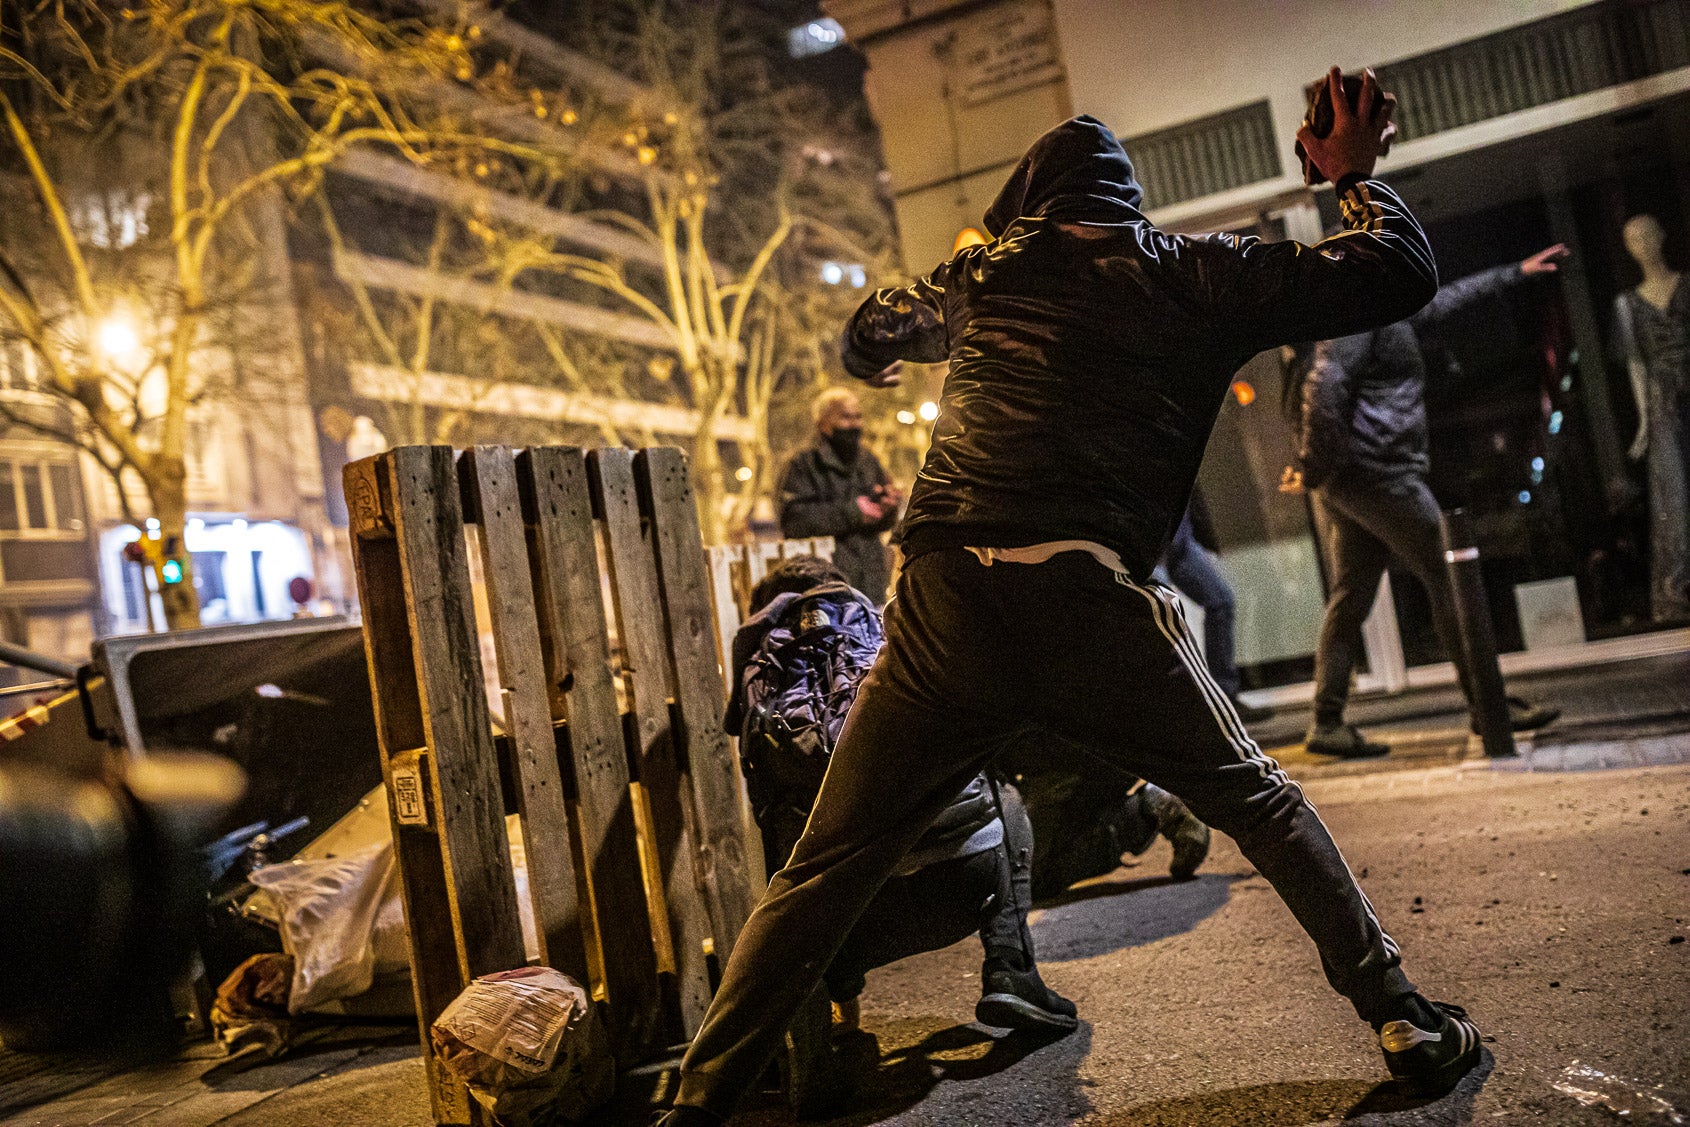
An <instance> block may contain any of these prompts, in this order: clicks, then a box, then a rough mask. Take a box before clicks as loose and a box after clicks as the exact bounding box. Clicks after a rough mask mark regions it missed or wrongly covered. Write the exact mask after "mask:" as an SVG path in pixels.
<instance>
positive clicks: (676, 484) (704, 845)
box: [634, 446, 757, 960]
mask: <svg viewBox="0 0 1690 1127" xmlns="http://www.w3.org/2000/svg"><path fill="white" fill-rule="evenodd" d="M634 476H635V480H636V482H637V484H638V486H639V493H640V504H641V507H642V508H643V509H644V510H645V513H646V516H647V517H648V518H649V522H650V527H651V528H652V529H653V530H654V535H653V541H654V546H655V547H656V550H657V574H658V580H659V582H660V584H661V587H662V592H663V598H662V605H663V608H664V610H665V612H666V614H665V619H666V624H667V631H666V634H667V636H668V641H669V659H670V662H671V670H672V673H673V678H674V680H673V684H674V697H675V711H676V713H677V715H678V717H679V721H680V723H679V739H677V741H676V742H677V744H678V750H679V752H680V757H681V762H683V763H685V764H686V765H687V772H686V773H687V778H688V781H689V782H690V784H691V791H692V799H693V815H694V821H693V828H694V831H695V834H696V837H695V839H694V843H695V846H696V848H697V850H698V858H699V874H698V875H699V878H700V880H701V881H702V882H703V888H704V890H705V897H706V901H707V903H708V905H709V908H710V915H711V922H712V924H713V928H712V931H711V935H712V936H713V937H714V938H715V948H716V955H717V957H718V958H720V959H723V960H726V959H727V957H728V955H729V954H730V953H731V951H732V948H733V941H734V939H735V938H736V937H737V936H738V935H739V932H740V929H741V928H742V927H744V926H745V921H746V920H747V919H748V918H749V917H750V915H751V909H752V908H753V907H755V906H756V903H757V898H756V890H754V889H753V888H752V885H751V880H750V877H749V875H748V873H747V863H746V851H745V847H744V827H743V823H742V820H741V818H740V801H739V761H738V757H737V755H736V754H735V752H734V748H733V745H732V744H731V743H730V742H729V741H728V735H727V732H725V731H724V730H723V728H722V711H723V707H724V705H725V704H726V701H727V691H726V689H725V688H724V686H723V681H722V672H721V667H720V666H719V665H718V664H717V662H716V623H715V615H714V614H713V613H712V610H711V606H710V578H709V573H708V570H707V568H706V564H705V559H704V554H703V553H702V552H700V551H699V545H700V544H701V543H702V540H701V538H700V535H699V524H698V508H697V505H696V504H695V502H694V499H693V491H692V480H691V477H690V476H689V475H688V473H687V463H686V457H685V456H684V455H683V454H682V453H681V452H680V451H679V450H677V449H675V448H674V447H672V446H668V447H661V446H660V447H656V448H653V449H649V450H642V451H641V452H640V453H639V454H638V455H636V457H635V459H634Z"/></svg>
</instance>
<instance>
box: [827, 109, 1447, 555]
mask: <svg viewBox="0 0 1690 1127" xmlns="http://www.w3.org/2000/svg"><path fill="white" fill-rule="evenodd" d="M1337 190H1338V195H1339V200H1340V203H1341V205H1342V210H1343V214H1344V223H1345V227H1346V230H1345V231H1344V232H1343V233H1342V234H1340V235H1338V236H1336V237H1334V238H1331V239H1327V240H1325V241H1323V242H1321V243H1320V244H1318V245H1316V246H1312V247H1311V246H1306V245H1303V244H1300V243H1295V242H1281V243H1265V242H1262V241H1261V240H1259V239H1255V238H1240V237H1237V236H1231V235H1216V236H1208V237H1204V238H1192V237H1188V236H1184V235H1171V234H1167V233H1165V232H1163V231H1159V230H1157V229H1156V228H1155V227H1153V226H1152V225H1151V224H1150V222H1149V221H1148V220H1147V219H1145V217H1144V216H1143V214H1141V213H1140V212H1139V210H1138V207H1139V202H1140V199H1141V196H1142V193H1141V191H1140V189H1139V186H1138V183H1137V181H1136V180H1135V179H1134V178H1133V171H1132V165H1131V163H1130V162H1129V161H1128V160H1127V155H1126V152H1125V151H1124V150H1123V149H1122V148H1121V145H1120V143H1119V142H1118V141H1116V139H1115V137H1114V135H1113V134H1112V133H1110V132H1109V130H1108V129H1107V128H1106V127H1105V126H1104V125H1103V124H1102V123H1101V122H1099V121H1097V120H1096V119H1095V118H1091V117H1077V118H1073V119H1072V120H1070V121H1067V122H1064V123H1063V124H1062V125H1059V126H1057V127H1056V128H1054V129H1052V130H1050V131H1049V132H1048V133H1046V134H1045V135H1044V136H1043V137H1040V138H1039V139H1038V141H1036V142H1034V144H1033V146H1032V148H1031V149H1029V150H1028V151H1027V155H1026V156H1025V157H1024V158H1022V160H1021V163H1020V165H1019V166H1018V167H1017V168H1016V169H1015V171H1014V172H1013V173H1012V174H1011V175H1010V177H1009V180H1008V182H1007V183H1006V184H1005V185H1004V187H1003V191H1002V192H1001V193H1000V194H999V195H998V198H997V200H996V201H995V202H993V204H992V206H991V208H990V209H989V210H988V211H987V213H986V218H985V224H986V230H987V231H988V232H989V233H990V234H991V235H992V236H993V237H994V239H995V241H994V242H992V243H991V244H989V245H987V246H983V247H973V248H970V249H969V250H966V251H963V252H962V253H961V254H959V255H957V256H956V257H955V258H953V259H951V260H950V261H949V262H946V263H944V264H943V265H941V266H940V267H939V268H938V269H936V270H934V271H933V273H932V274H930V275H928V276H927V277H925V278H921V279H919V280H917V281H916V282H914V283H912V284H911V285H909V286H905V287H901V288H897V289H885V290H880V291H878V292H876V293H875V294H874V295H873V296H871V297H870V298H869V299H868V300H867V301H865V302H864V303H863V305H862V307H861V308H859V309H858V310H857V312H856V314H855V315H854V316H853V317H852V319H851V321H850V323H849V325H847V327H846V330H845V336H844V342H843V355H844V362H845V367H846V369H847V370H848V371H850V372H851V373H852V374H853V375H855V376H857V377H859V378H867V377H869V376H871V375H873V374H874V373H876V372H878V371H880V370H881V369H883V368H885V367H886V366H887V365H888V364H890V363H891V362H892V361H894V360H911V361H921V362H927V363H936V362H938V361H941V360H949V361H950V372H949V374H948V376H947V377H946V379H945V386H944V392H943V394H942V396H941V399H940V404H939V417H938V420H937V421H936V422H935V424H934V428H933V445H932V448H931V449H930V451H929V452H928V455H927V461H926V464H925V465H923V467H922V469H921V473H920V475H919V476H918V477H917V478H916V483H915V487H914V489H913V490H912V491H911V495H910V504H909V509H908V511H907V513H906V515H905V517H904V521H903V524H902V525H901V527H900V531H899V538H900V540H901V542H902V543H903V546H904V551H905V554H906V556H907V557H909V558H914V557H915V556H918V555H920V554H921V553H923V552H926V551H930V550H933V549H935V548H943V547H958V546H963V545H969V546H979V547H1021V546H1025V545H1028V544H1035V543H1040V542H1043V541H1047V540H1063V539H1085V540H1093V541H1096V542H1098V543H1101V544H1104V545H1106V546H1108V547H1110V548H1113V549H1115V550H1116V551H1118V552H1119V553H1120V554H1121V558H1122V561H1123V562H1124V563H1125V564H1126V566H1127V568H1128V570H1129V571H1130V572H1131V573H1132V574H1133V575H1135V576H1139V577H1145V578H1147V577H1148V576H1149V574H1150V570H1151V568H1152V567H1153V566H1154V565H1155V562H1156V560H1157V559H1158V558H1159V557H1160V555H1161V554H1162V549H1163V547H1164V546H1165V545H1166V544H1167V541H1168V539H1169V537H1171V536H1172V534H1173V531H1174V527H1175V526H1176V524H1177V523H1178V521H1179V517H1180V513H1181V512H1182V511H1184V508H1185V504H1186V499H1187V497H1188V496H1189V494H1190V492H1191V485H1192V482H1193V481H1194V480H1195V478H1196V476H1197V466H1198V463H1199V462H1200V461H1201V460H1202V457H1203V447H1204V445H1205V444H1206V443H1207V442H1208V439H1209V432H1210V430H1211V429H1212V428H1213V426H1214V421H1215V416H1216V414H1217V413H1218V412H1219V410H1220V405H1221V401H1222V399H1223V398H1224V396H1225V394H1226V391H1227V388H1228V386H1229V385H1230V383H1231V381H1232V377H1233V375H1234V373H1236V372H1237V370H1238V368H1239V367H1240V366H1241V365H1242V364H1243V363H1244V362H1245V361H1246V360H1248V359H1249V358H1250V357H1251V356H1253V355H1254V354H1255V353H1257V352H1259V351H1261V350H1262V349H1265V348H1270V347H1274V346H1277V345H1280V344H1285V343H1290V342H1297V341H1309V340H1321V339H1327V338H1331V337H1338V336H1345V335H1348V334H1350V333H1355V332H1359V331H1362V330H1364V329H1369V328H1372V327H1374V326H1377V325H1383V324H1389V323H1390V322H1393V321H1397V320H1400V319H1402V318H1404V317H1407V316H1408V315H1409V314H1411V313H1413V312H1414V311H1415V310H1416V309H1419V308H1420V307H1421V306H1422V305H1424V304H1425V303H1426V302H1427V301H1428V300H1429V299H1430V298H1431V297H1432V295H1433V293H1435V292H1436V290H1437V269H1436V267H1435V265H1434V264H1433V259H1432V251H1431V247H1430V246H1429V245H1428V244H1427V242H1426V237H1425V234H1424V233H1423V232H1422V231H1421V230H1420V226H1419V224H1418V223H1416V222H1415V220H1414V218H1413V216H1411V215H1410V214H1409V212H1408V210H1407V208H1406V207H1404V206H1403V204H1402V202H1401V201H1400V200H1398V199H1397V197H1396V196H1395V195H1394V194H1393V193H1392V192H1391V191H1390V189H1389V188H1386V187H1385V186H1384V185H1383V184H1381V183H1379V182H1377V181H1373V180H1362V179H1360V178H1357V177H1347V178H1346V179H1345V180H1344V181H1343V182H1341V183H1340V184H1339V185H1338V186H1337Z"/></svg>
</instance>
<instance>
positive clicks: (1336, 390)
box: [1293, 263, 1524, 488]
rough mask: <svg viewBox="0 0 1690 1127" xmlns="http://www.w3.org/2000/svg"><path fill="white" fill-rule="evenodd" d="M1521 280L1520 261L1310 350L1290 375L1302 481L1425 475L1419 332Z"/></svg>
mask: <svg viewBox="0 0 1690 1127" xmlns="http://www.w3.org/2000/svg"><path fill="white" fill-rule="evenodd" d="M1522 277H1524V275H1523V274H1522V273H1521V272H1520V267H1519V264H1518V263H1512V264H1510V265H1507V266H1498V267H1495V268H1494V269H1490V270H1481V271H1480V272H1479V273H1477V274H1472V275H1469V276H1468V277H1465V278H1462V279H1460V280H1459V281H1455V282H1451V283H1449V284H1448V285H1446V286H1444V287H1443V288H1442V289H1440V290H1439V291H1438V294H1437V296H1436V297H1434V298H1433V299H1432V300H1431V301H1430V302H1428V303H1427V305H1426V307H1425V308H1423V309H1422V310H1420V312H1419V313H1416V314H1415V315H1414V316H1413V317H1410V318H1408V319H1406V320H1403V321H1398V322H1396V323H1395V324H1391V325H1386V326H1385V327H1384V328H1382V329H1377V330H1375V331H1373V332H1368V333H1356V334H1354V335H1352V336H1347V337H1341V338H1339V339H1337V340H1325V341H1321V342H1320V343H1319V344H1317V345H1315V346H1314V348H1313V349H1312V350H1311V351H1310V352H1308V353H1307V354H1306V356H1305V357H1304V359H1303V360H1302V361H1301V364H1302V369H1301V371H1299V372H1296V373H1294V375H1293V378H1294V379H1300V380H1301V388H1300V394H1299V397H1298V402H1299V407H1300V410H1299V412H1298V417H1297V418H1296V419H1294V420H1293V421H1294V423H1295V424H1296V430H1297V434H1296V448H1297V461H1298V462H1299V464H1300V465H1301V467H1302V470H1303V483H1304V484H1305V485H1307V486H1308V487H1310V488H1318V487H1319V486H1320V485H1321V484H1322V483H1323V482H1325V481H1327V480H1328V479H1330V478H1331V477H1332V476H1333V475H1334V474H1343V475H1345V476H1346V477H1355V478H1359V479H1361V480H1364V481H1368V482H1372V483H1374V484H1378V485H1389V484H1390V483H1391V482H1393V481H1396V480H1399V479H1401V478H1403V477H1408V476H1422V477H1423V476H1425V473H1426V470H1427V466H1428V457H1427V435H1426V361H1425V353H1424V351H1423V350H1422V348H1421V342H1420V334H1421V333H1422V332H1425V331H1426V330H1427V329H1429V328H1431V327H1432V326H1433V325H1434V324H1435V323H1436V322H1438V321H1439V320H1441V319H1443V318H1445V317H1448V316H1450V315H1451V314H1453V313H1455V312H1456V311H1457V310H1460V309H1462V308H1463V307H1465V306H1468V305H1471V304H1473V303H1474V302H1477V301H1481V300H1483V299H1485V298H1488V297H1493V296H1495V295H1496V294H1498V293H1500V292H1501V291H1502V290H1504V289H1506V288H1507V287H1508V286H1511V285H1513V284H1514V283H1516V282H1518V281H1519V280H1520V279H1521V278H1522Z"/></svg>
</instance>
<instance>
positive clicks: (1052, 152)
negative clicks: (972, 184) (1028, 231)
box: [985, 114, 1144, 239]
mask: <svg viewBox="0 0 1690 1127" xmlns="http://www.w3.org/2000/svg"><path fill="white" fill-rule="evenodd" d="M1143 198H1144V189H1142V188H1140V187H1139V183H1138V180H1137V179H1136V178H1135V177H1134V176H1133V165H1132V161H1130V160H1129V159H1127V152H1126V150H1125V149H1123V148H1122V147H1121V142H1119V141H1117V140H1116V139H1115V134H1113V133H1111V132H1110V131H1109V127H1108V126H1107V125H1104V124H1103V123H1102V122H1101V121H1099V120H1097V119H1096V118H1095V117H1092V116H1090V115H1089V114H1087V115H1081V116H1080V117H1073V118H1069V119H1068V120H1067V121H1065V122H1063V123H1062V124H1061V125H1058V126H1056V127H1055V128H1054V129H1051V130H1049V131H1048V132H1046V133H1045V135H1044V136H1042V137H1040V138H1039V139H1038V140H1037V141H1034V142H1033V145H1032V147H1031V148H1030V149H1028V150H1027V155H1026V156H1024V157H1022V158H1021V163H1020V164H1018V165H1016V167H1015V171H1014V172H1012V173H1010V176H1009V179H1008V180H1007V181H1005V182H1004V186H1003V190H1002V191H1000V192H999V193H998V198H997V199H995V200H993V201H992V206H991V207H990V208H988V209H987V211H986V219H985V226H986V231H987V232H988V233H989V234H990V235H991V236H992V238H994V239H995V238H997V237H998V236H999V235H1002V234H1003V232H1004V228H1006V227H1008V226H1009V225H1010V224H1011V223H1013V222H1014V221H1015V220H1016V219H1017V218H1019V217H1020V216H1023V215H1043V216H1048V217H1050V218H1052V219H1068V220H1075V221H1079V222H1091V223H1124V222H1128V221H1130V220H1133V219H1137V218H1139V217H1140V216H1139V213H1138V205H1139V202H1140V201H1141V200H1142V199H1143Z"/></svg>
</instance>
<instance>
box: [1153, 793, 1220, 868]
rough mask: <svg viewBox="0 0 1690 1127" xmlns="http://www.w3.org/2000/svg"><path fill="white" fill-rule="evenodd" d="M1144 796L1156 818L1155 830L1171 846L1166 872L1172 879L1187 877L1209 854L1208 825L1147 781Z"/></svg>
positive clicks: (1172, 797) (1169, 795) (1181, 803)
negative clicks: (1172, 848) (1171, 857)
mask: <svg viewBox="0 0 1690 1127" xmlns="http://www.w3.org/2000/svg"><path fill="white" fill-rule="evenodd" d="M1144 797H1145V805H1146V807H1147V808H1148V809H1149V811H1150V816H1151V817H1153V818H1155V819H1156V832H1157V833H1160V834H1161V835H1162V836H1163V837H1165V838H1167V839H1168V842H1169V843H1170V844H1171V845H1172V846H1173V847H1174V859H1173V860H1172V861H1171V862H1169V864H1168V873H1169V875H1171V876H1172V877H1173V878H1174V879H1175V880H1190V879H1191V878H1192V877H1193V876H1196V875H1197V866H1199V865H1201V864H1202V863H1203V860H1204V859H1205V858H1206V857H1208V856H1209V827H1208V826H1205V825H1204V824H1203V823H1202V822H1200V821H1198V820H1197V815H1195V814H1193V813H1192V812H1191V811H1190V810H1189V809H1187V808H1186V805H1185V803H1183V802H1181V801H1180V800H1179V799H1177V798H1175V797H1174V796H1173V795H1171V794H1169V793H1168V792H1167V791H1165V790H1163V789H1161V788H1160V787H1158V786H1155V785H1152V784H1146V786H1145V788H1144Z"/></svg>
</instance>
